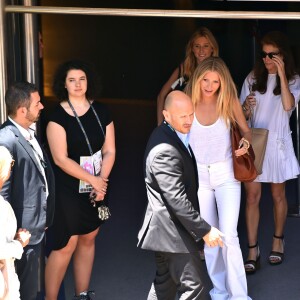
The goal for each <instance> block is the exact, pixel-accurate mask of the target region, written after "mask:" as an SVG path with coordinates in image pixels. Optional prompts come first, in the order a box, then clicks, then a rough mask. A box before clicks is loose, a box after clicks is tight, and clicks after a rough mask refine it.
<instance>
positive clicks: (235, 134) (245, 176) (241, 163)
mask: <svg viewBox="0 0 300 300" xmlns="http://www.w3.org/2000/svg"><path fill="white" fill-rule="evenodd" d="M230 131H231V147H232V161H233V172H234V178H235V179H236V180H239V181H242V182H251V181H253V180H254V179H255V178H256V177H257V175H258V174H257V171H256V168H255V165H254V160H255V155H254V151H253V148H252V146H251V145H250V147H249V149H248V153H246V154H244V155H241V156H239V157H236V156H235V153H234V151H235V150H237V149H238V148H239V142H240V140H241V138H242V136H241V134H240V131H239V128H238V126H237V125H235V124H232V125H231V130H230Z"/></svg>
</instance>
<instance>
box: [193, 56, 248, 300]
mask: <svg viewBox="0 0 300 300" xmlns="http://www.w3.org/2000/svg"><path fill="white" fill-rule="evenodd" d="M187 92H188V94H189V95H191V98H192V101H193V104H194V106H195V117H194V121H193V124H192V127H191V131H190V136H189V138H190V140H189V143H190V145H191V147H192V149H193V152H194V154H195V158H196V162H197V168H198V180H199V189H198V198H199V206H200V211H201V216H202V217H203V218H204V219H205V220H206V221H207V222H208V223H209V224H210V225H211V226H214V227H216V228H218V229H219V230H220V231H221V232H223V233H224V237H223V241H224V247H223V248H221V247H214V248H211V247H208V246H207V245H205V248H204V252H205V262H206V266H207V271H208V274H209V276H210V279H211V281H212V284H213V289H212V290H211V291H210V296H211V299H213V300H233V299H234V300H246V299H251V298H250V297H248V296H247V294H248V291H247V281H246V274H245V270H244V262H243V257H242V251H241V248H240V244H239V237H238V233H237V223H238V218H239V212H240V201H241V183H240V182H239V181H237V180H236V179H235V177H234V172H233V162H232V147H231V140H230V127H231V124H237V125H238V128H239V130H240V132H241V135H242V136H243V138H242V139H241V141H240V143H241V147H240V149H234V150H235V152H234V154H235V155H236V156H241V155H245V154H246V153H247V151H248V148H249V143H251V131H250V129H249V127H248V125H247V122H246V119H245V117H244V115H243V111H242V107H241V104H240V103H239V99H238V96H237V91H236V88H235V84H234V82H233V80H232V78H231V75H230V73H229V70H228V68H227V66H226V65H225V63H224V62H223V60H222V59H221V58H218V57H209V58H207V59H205V60H204V61H203V62H202V63H201V64H200V65H199V66H198V67H197V69H196V70H195V72H194V75H193V76H192V78H191V80H190V81H189V83H188V86H187Z"/></svg>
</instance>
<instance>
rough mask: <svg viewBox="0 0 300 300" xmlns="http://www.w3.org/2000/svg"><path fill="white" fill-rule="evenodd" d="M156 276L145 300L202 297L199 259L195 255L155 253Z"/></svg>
mask: <svg viewBox="0 0 300 300" xmlns="http://www.w3.org/2000/svg"><path fill="white" fill-rule="evenodd" d="M155 262H156V275H155V280H154V282H153V283H152V286H151V289H150V292H149V294H148V298H147V300H157V299H158V300H174V299H175V297H176V294H177V293H178V296H179V299H180V300H199V299H201V297H202V296H203V293H202V292H203V284H202V282H201V278H200V269H201V259H200V255H199V253H198V252H195V253H166V252H155Z"/></svg>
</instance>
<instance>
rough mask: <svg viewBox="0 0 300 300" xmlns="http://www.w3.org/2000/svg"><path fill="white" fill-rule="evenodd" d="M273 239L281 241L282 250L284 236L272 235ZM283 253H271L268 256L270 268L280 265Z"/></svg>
mask: <svg viewBox="0 0 300 300" xmlns="http://www.w3.org/2000/svg"><path fill="white" fill-rule="evenodd" d="M273 238H275V239H280V240H282V248H283V249H284V235H282V236H277V235H275V234H274V235H273ZM283 259H284V253H283V252H278V251H271V252H270V255H269V264H270V265H272V266H277V265H280V264H281V263H282V262H283Z"/></svg>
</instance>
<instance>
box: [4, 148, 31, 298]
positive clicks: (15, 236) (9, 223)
mask: <svg viewBox="0 0 300 300" xmlns="http://www.w3.org/2000/svg"><path fill="white" fill-rule="evenodd" d="M13 163H14V160H13V159H12V157H11V155H10V153H9V151H8V150H7V149H6V148H5V147H3V146H0V190H1V188H2V186H3V184H4V182H5V181H6V180H7V179H8V178H9V176H10V170H11V167H12V165H13ZM0 229H1V230H0V299H5V300H18V299H20V293H19V288H20V283H19V279H18V276H17V274H16V272H15V266H14V260H15V258H16V259H20V258H21V256H22V253H23V247H25V246H26V245H27V244H28V242H29V238H30V233H29V232H28V231H27V230H26V229H22V228H20V229H19V230H18V232H17V233H16V231H17V220H16V217H15V214H14V212H13V209H12V207H11V206H10V204H9V203H8V202H7V201H5V200H4V199H3V197H2V196H1V195H0Z"/></svg>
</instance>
